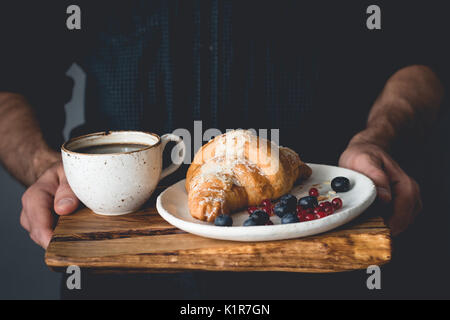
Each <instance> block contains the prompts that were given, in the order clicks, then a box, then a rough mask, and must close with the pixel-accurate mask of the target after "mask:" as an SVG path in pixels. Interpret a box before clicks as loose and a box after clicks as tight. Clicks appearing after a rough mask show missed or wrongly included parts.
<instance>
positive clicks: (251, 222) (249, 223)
mask: <svg viewBox="0 0 450 320" xmlns="http://www.w3.org/2000/svg"><path fill="white" fill-rule="evenodd" d="M257 225H258V223H257V222H256V221H255V220H254V219H252V218H248V219H247V220H245V221H244V227H250V226H257Z"/></svg>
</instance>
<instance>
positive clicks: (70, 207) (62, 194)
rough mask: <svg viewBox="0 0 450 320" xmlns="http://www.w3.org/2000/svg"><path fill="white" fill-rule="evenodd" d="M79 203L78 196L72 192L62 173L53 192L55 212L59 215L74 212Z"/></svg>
mask: <svg viewBox="0 0 450 320" xmlns="http://www.w3.org/2000/svg"><path fill="white" fill-rule="evenodd" d="M78 205H79V201H78V198H77V197H76V196H75V194H74V193H73V191H72V189H71V188H70V186H69V183H68V182H67V179H66V176H65V175H64V174H63V175H62V176H60V179H59V186H58V189H57V190H56V193H55V203H54V207H55V212H56V213H57V214H59V215H66V214H70V213H72V212H74V211H75V210H76V209H77V208H78Z"/></svg>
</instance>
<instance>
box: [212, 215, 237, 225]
mask: <svg viewBox="0 0 450 320" xmlns="http://www.w3.org/2000/svg"><path fill="white" fill-rule="evenodd" d="M214 225H216V226H219V227H230V226H231V225H233V219H231V217H230V216H229V215H227V214H221V215H219V216H217V217H216V220H214Z"/></svg>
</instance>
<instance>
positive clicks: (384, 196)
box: [339, 142, 422, 235]
mask: <svg viewBox="0 0 450 320" xmlns="http://www.w3.org/2000/svg"><path fill="white" fill-rule="evenodd" d="M339 165H340V166H341V167H344V168H349V169H352V170H355V171H358V172H361V173H363V174H365V175H366V176H368V177H369V178H371V179H372V180H373V182H374V183H375V185H376V187H377V193H378V198H379V199H380V200H381V201H382V202H385V203H391V202H392V204H393V212H392V215H391V216H390V217H389V218H388V220H387V223H388V225H389V227H390V228H391V232H392V234H393V235H397V234H399V233H401V232H402V231H404V230H405V229H406V228H407V227H408V226H409V225H410V224H411V223H412V222H413V221H414V219H415V217H416V215H417V214H418V213H419V212H420V211H421V210H422V200H421V197H420V189H419V185H418V184H417V182H416V181H415V180H414V179H413V178H411V177H410V176H408V175H407V174H406V173H405V172H404V171H403V170H402V168H400V166H399V165H398V163H397V162H395V160H394V159H392V158H391V157H390V156H389V155H388V153H387V152H386V151H384V150H383V149H382V148H381V147H379V146H378V145H376V144H375V143H370V142H354V143H350V144H349V146H348V147H347V149H346V150H345V151H344V152H343V153H342V155H341V157H340V159H339Z"/></svg>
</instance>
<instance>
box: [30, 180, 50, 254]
mask: <svg viewBox="0 0 450 320" xmlns="http://www.w3.org/2000/svg"><path fill="white" fill-rule="evenodd" d="M24 198H25V200H24V209H23V212H24V215H25V216H26V218H24V219H26V220H27V221H28V223H29V232H30V237H31V239H33V241H34V242H36V243H37V244H39V245H40V246H41V247H43V248H44V249H45V248H47V246H48V244H49V243H50V240H51V237H52V233H53V231H52V230H53V223H54V219H53V215H52V212H51V210H52V204H53V197H52V195H51V194H50V193H48V192H47V191H46V190H45V189H43V188H39V187H35V188H30V190H29V191H27V195H26V196H24Z"/></svg>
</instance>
